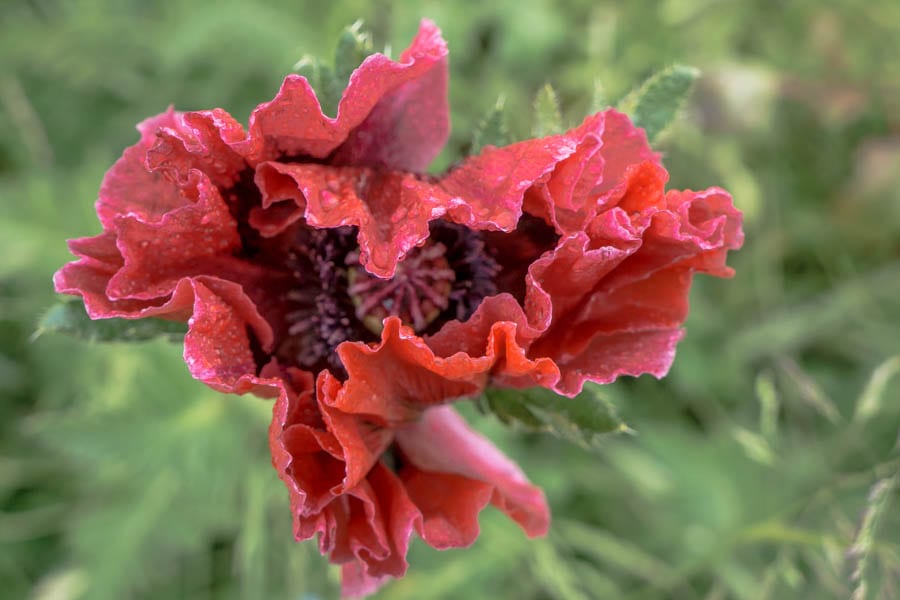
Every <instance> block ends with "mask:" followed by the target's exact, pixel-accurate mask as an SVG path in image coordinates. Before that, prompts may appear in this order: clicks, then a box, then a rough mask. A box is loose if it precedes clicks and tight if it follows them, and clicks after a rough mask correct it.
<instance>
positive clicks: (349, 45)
mask: <svg viewBox="0 0 900 600" xmlns="http://www.w3.org/2000/svg"><path fill="white" fill-rule="evenodd" d="M362 24H363V22H362V20H359V21H356V22H355V23H353V25H350V26H349V27H346V28H345V29H344V31H343V32H342V33H341V37H339V38H338V43H337V48H336V49H335V52H334V74H335V76H336V77H337V78H338V80H340V81H341V82H343V84H344V85H346V84H347V82H348V81H350V75H351V74H352V73H353V71H354V69H356V67H358V66H359V65H360V64H362V61H364V60H365V59H366V57H367V56H369V55H370V54H372V53H373V52H374V51H375V50H374V48H373V46H372V35H371V34H370V33H369V32H368V31H363V30H362Z"/></svg>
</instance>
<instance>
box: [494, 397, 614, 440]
mask: <svg viewBox="0 0 900 600" xmlns="http://www.w3.org/2000/svg"><path fill="white" fill-rule="evenodd" d="M478 406H479V408H480V409H481V410H482V411H483V412H486V413H492V414H493V415H495V416H496V417H497V418H498V419H500V421H501V422H502V423H504V424H506V425H510V426H513V427H517V428H519V429H524V430H526V431H534V432H546V433H551V434H553V435H555V436H556V437H559V438H562V439H564V440H567V441H569V442H573V443H575V444H578V445H579V446H581V447H583V448H592V447H597V446H598V445H599V443H600V442H601V441H602V440H603V439H604V438H605V437H606V436H607V435H609V434H614V433H627V432H630V431H631V429H629V427H628V426H627V425H626V424H625V423H624V422H623V421H622V420H621V419H620V418H619V416H618V414H616V410H615V408H614V407H613V406H612V404H610V403H609V402H608V401H607V400H605V399H604V398H602V397H601V396H600V395H599V394H597V393H596V391H595V390H594V387H593V386H588V387H585V389H584V391H583V392H582V393H580V394H578V395H577V396H575V397H574V398H566V397H565V396H559V395H557V394H554V393H553V392H551V391H549V390H546V389H544V388H530V389H527V390H509V389H493V388H491V389H488V390H487V391H485V393H484V394H483V395H482V396H481V397H480V398H479V399H478Z"/></svg>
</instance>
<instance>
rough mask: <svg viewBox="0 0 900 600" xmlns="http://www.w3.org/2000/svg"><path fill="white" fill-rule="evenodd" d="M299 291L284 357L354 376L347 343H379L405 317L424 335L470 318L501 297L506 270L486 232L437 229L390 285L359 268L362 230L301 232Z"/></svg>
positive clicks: (296, 267)
mask: <svg viewBox="0 0 900 600" xmlns="http://www.w3.org/2000/svg"><path fill="white" fill-rule="evenodd" d="M287 266H288V267H289V268H290V270H291V272H292V274H293V277H294V280H295V282H296V285H295V286H294V288H293V289H291V290H290V291H289V292H287V294H286V299H287V301H288V303H289V305H290V307H291V308H290V310H289V311H288V312H287V315H286V319H287V326H288V327H287V334H288V335H287V336H286V337H285V339H284V341H283V342H282V344H281V346H280V348H279V351H278V354H279V356H280V357H281V358H282V359H283V360H286V361H289V362H291V363H293V364H296V365H297V366H299V367H301V368H304V369H309V370H313V371H318V370H320V369H323V368H328V369H330V370H331V371H332V372H333V373H334V374H335V375H337V376H344V375H346V372H345V370H344V368H343V365H341V363H340V359H339V358H338V356H337V353H336V352H335V350H336V348H337V346H338V345H340V344H341V343H342V342H345V341H363V342H372V341H377V339H378V335H379V334H380V333H381V330H382V328H383V325H382V323H383V320H384V319H385V318H387V317H389V316H396V317H399V318H400V320H401V321H403V323H404V324H406V325H408V326H410V327H412V328H413V330H415V331H416V333H418V334H420V335H427V334H430V333H434V332H436V331H437V330H438V329H440V327H441V326H442V325H443V324H444V323H446V322H447V321H450V320H452V319H459V320H465V319H467V318H469V317H470V316H471V315H472V313H473V312H475V309H476V308H477V307H478V305H479V304H480V303H481V301H482V300H483V299H484V298H486V297H487V296H491V295H493V294H496V293H497V286H496V284H495V283H494V280H495V278H496V276H497V274H498V273H499V271H500V267H499V266H498V263H497V261H496V260H495V259H494V258H493V257H492V256H491V255H490V254H489V253H488V252H487V250H486V248H485V244H484V241H483V240H482V236H481V234H480V233H479V232H477V231H473V230H470V229H468V228H466V227H462V226H460V225H455V224H452V223H447V222H443V221H438V222H435V223H432V225H431V232H430V236H429V238H428V241H426V243H425V244H424V245H423V246H421V247H418V248H414V249H413V250H412V251H410V252H409V254H408V255H407V256H406V258H405V259H404V260H403V261H402V262H400V264H399V265H398V266H397V270H396V272H395V273H394V276H393V277H392V278H390V279H383V278H380V277H377V276H375V275H373V274H371V273H369V272H368V271H366V269H365V267H364V266H363V265H362V264H360V262H359V249H358V247H357V245H356V229H355V228H353V227H340V228H336V229H313V228H311V227H308V226H304V225H301V226H300V227H298V228H297V230H296V233H295V239H294V241H293V243H292V244H291V249H290V251H289V254H288V261H287Z"/></svg>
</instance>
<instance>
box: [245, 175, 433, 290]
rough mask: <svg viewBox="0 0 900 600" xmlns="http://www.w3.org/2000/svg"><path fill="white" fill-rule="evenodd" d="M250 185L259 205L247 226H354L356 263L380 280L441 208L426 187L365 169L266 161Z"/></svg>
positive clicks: (270, 232) (266, 229)
mask: <svg viewBox="0 0 900 600" xmlns="http://www.w3.org/2000/svg"><path fill="white" fill-rule="evenodd" d="M256 184H257V186H258V187H259V189H260V191H261V192H262V206H261V207H260V208H259V209H256V210H254V211H253V212H252V213H251V215H250V224H251V225H252V226H253V227H254V228H256V229H257V230H258V231H260V233H262V234H263V235H266V236H274V235H277V234H279V233H281V232H283V231H284V230H285V229H287V227H289V226H290V225H291V224H293V223H295V222H296V221H298V220H300V219H301V218H304V219H306V223H307V224H309V225H311V226H313V227H319V228H326V227H340V226H342V225H354V226H356V227H358V228H359V234H358V236H357V241H358V243H359V249H360V259H359V260H360V262H361V263H362V264H363V265H364V266H365V267H366V269H367V270H368V271H370V272H371V273H374V274H375V275H378V276H380V277H385V278H390V277H392V276H393V274H394V270H395V269H396V267H397V263H398V262H399V261H400V260H402V259H403V257H404V256H405V255H406V253H407V252H409V251H410V250H411V249H412V248H414V247H415V246H416V245H418V244H420V243H421V242H423V241H424V240H425V239H427V238H428V222H429V221H431V220H433V219H436V218H438V217H439V216H441V215H442V214H443V213H444V211H445V208H444V206H445V205H446V201H445V200H446V198H445V196H444V195H443V192H442V191H441V190H440V189H439V188H437V187H436V186H434V185H432V184H429V183H427V182H425V181H422V180H420V179H419V178H417V177H415V176H413V175H409V174H406V173H398V172H393V171H380V170H375V169H369V168H357V167H329V166H323V165H311V164H282V163H277V162H268V163H263V164H261V165H259V167H258V168H257V173H256ZM285 205H287V206H285Z"/></svg>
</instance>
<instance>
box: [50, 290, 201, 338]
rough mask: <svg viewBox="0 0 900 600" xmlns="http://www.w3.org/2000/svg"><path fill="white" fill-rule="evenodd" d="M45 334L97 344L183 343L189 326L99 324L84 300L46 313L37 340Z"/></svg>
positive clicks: (125, 321)
mask: <svg viewBox="0 0 900 600" xmlns="http://www.w3.org/2000/svg"><path fill="white" fill-rule="evenodd" d="M45 333H66V334H68V335H72V336H75V337H78V338H81V339H85V340H92V341H97V342H142V341H147V340H152V339H154V338H158V337H165V338H168V339H170V340H171V341H180V340H181V339H182V338H183V337H184V334H185V333H187V326H186V325H185V324H184V323H178V322H175V321H164V320H163V319H155V318H147V319H136V320H131V319H101V320H96V321H95V320H92V319H91V318H90V317H89V316H88V314H87V312H85V310H84V304H82V303H81V301H79V300H63V301H60V302H59V303H57V304H55V305H53V306H52V307H50V309H49V310H48V311H47V312H45V313H44V316H43V317H41V319H40V321H38V326H37V330H36V331H35V332H34V336H33V338H37V337H39V336H41V335H43V334H45Z"/></svg>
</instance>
